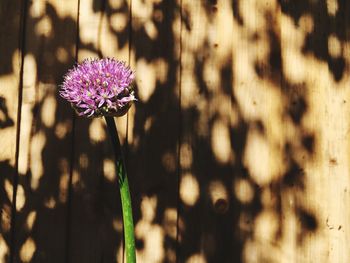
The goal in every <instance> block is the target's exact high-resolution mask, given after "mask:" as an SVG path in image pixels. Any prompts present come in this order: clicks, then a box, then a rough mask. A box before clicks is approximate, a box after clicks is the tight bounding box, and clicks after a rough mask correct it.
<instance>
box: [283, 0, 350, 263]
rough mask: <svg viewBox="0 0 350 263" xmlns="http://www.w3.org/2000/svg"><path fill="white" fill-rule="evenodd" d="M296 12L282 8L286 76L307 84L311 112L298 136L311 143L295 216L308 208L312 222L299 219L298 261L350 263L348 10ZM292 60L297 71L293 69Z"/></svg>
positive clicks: (331, 6)
mask: <svg viewBox="0 0 350 263" xmlns="http://www.w3.org/2000/svg"><path fill="white" fill-rule="evenodd" d="M295 7H296V6H293V5H291V4H285V5H284V6H283V20H282V23H281V28H282V43H283V50H284V54H283V55H284V59H285V61H284V66H285V76H286V79H287V81H288V83H292V84H295V83H303V90H298V91H297V95H298V96H303V99H304V101H305V105H306V112H305V113H304V116H303V118H302V119H301V122H300V123H299V127H295V129H296V132H295V134H296V135H298V134H299V137H301V136H303V135H302V134H304V136H305V133H306V134H308V136H309V137H311V138H312V140H311V141H312V144H311V146H312V147H311V148H310V150H309V153H308V154H305V153H304V154H303V155H304V156H306V158H305V159H303V160H299V162H302V168H303V169H304V172H305V175H304V178H305V179H304V195H302V196H299V197H298V196H297V199H296V211H295V213H296V214H297V215H298V214H299V215H300V208H303V210H304V211H306V212H307V215H308V216H307V217H305V216H304V218H299V220H300V223H301V224H300V225H301V226H299V227H300V230H299V231H298V232H302V233H303V235H302V236H301V240H302V242H303V243H301V242H300V243H301V244H298V245H297V246H296V249H297V250H296V251H295V253H296V255H297V256H296V260H297V261H298V262H310V261H311V260H313V259H312V255H315V253H317V259H314V260H317V262H335V261H336V262H348V261H349V258H350V255H349V252H348V250H347V248H346V243H347V242H348V241H349V228H348V227H347V224H346V222H347V221H348V220H349V216H350V212H349V206H348V202H349V195H348V192H347V191H348V189H349V183H350V181H349V157H348V155H349V154H348V143H349V142H348V130H349V119H348V116H349V109H348V106H347V103H348V100H349V95H350V94H349V89H348V83H349V77H348V76H347V74H346V72H347V70H346V68H348V66H349V56H348V55H347V52H346V51H345V50H346V47H347V46H348V45H349V41H348V39H349V38H348V36H347V34H348V33H347V32H348V30H349V25H348V23H346V20H347V16H348V13H346V10H348V8H349V6H348V3H346V4H345V2H342V1H340V2H338V1H327V4H325V3H324V4H322V3H313V4H309V5H303V4H301V3H300V4H298V6H297V9H299V10H300V9H303V10H305V14H303V15H301V14H298V12H297V11H296V10H297V9H296V8H295ZM306 11H307V12H306ZM325 17H326V19H324V18H325ZM293 57H294V58H295V59H294V63H293V64H294V65H295V66H294V67H296V68H298V70H296V69H293V68H292V67H291V66H290V65H291V60H292V58H293ZM295 126H297V125H295ZM295 137H296V136H295ZM300 152H301V151H300ZM300 155H301V154H299V156H300ZM298 206H299V209H298ZM298 210H299V211H298ZM305 219H308V220H305ZM290 262H291V261H290Z"/></svg>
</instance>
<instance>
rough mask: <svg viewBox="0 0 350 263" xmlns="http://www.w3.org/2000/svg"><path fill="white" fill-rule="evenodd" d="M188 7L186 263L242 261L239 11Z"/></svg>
mask: <svg viewBox="0 0 350 263" xmlns="http://www.w3.org/2000/svg"><path fill="white" fill-rule="evenodd" d="M181 3H182V6H181V14H182V15H181V23H182V26H181V28H182V30H181V38H180V41H181V98H180V99H181V115H182V119H181V120H182V121H181V128H182V129H181V146H180V169H181V172H180V175H181V176H180V188H179V195H180V200H181V208H180V214H179V225H178V227H179V251H178V262H234V261H239V256H240V255H239V252H240V243H239V241H237V240H235V236H234V234H235V231H234V230H235V223H236V221H237V212H236V211H235V210H236V207H237V204H236V203H234V202H233V201H234V198H233V197H232V189H231V185H232V182H233V179H234V174H233V170H234V167H233V161H234V152H233V146H236V145H234V143H233V141H232V135H233V124H234V123H233V122H232V118H231V116H232V114H233V100H232V98H233V96H232V92H233V90H232V79H233V75H232V38H231V36H232V32H233V28H232V25H233V16H232V13H233V12H232V5H231V1H225V0H221V1H220V0H219V1H210V2H208V1H181ZM239 128H241V127H239ZM236 139H237V140H240V139H241V138H236ZM237 158H240V157H237ZM238 161H240V160H238Z"/></svg>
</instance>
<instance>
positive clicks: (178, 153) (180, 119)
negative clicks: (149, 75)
mask: <svg viewBox="0 0 350 263" xmlns="http://www.w3.org/2000/svg"><path fill="white" fill-rule="evenodd" d="M179 10H180V28H179V30H180V34H179V67H180V68H179V73H178V74H179V75H178V79H179V87H178V92H179V101H178V107H179V108H178V110H179V116H178V118H179V119H178V123H179V128H178V144H177V200H176V201H177V208H176V209H177V218H176V253H175V254H176V256H175V262H176V263H178V262H179V251H180V244H179V239H180V235H179V224H180V212H181V200H180V183H181V172H182V169H181V162H180V158H181V151H180V150H181V141H182V101H181V90H182V21H183V13H182V0H180V8H179Z"/></svg>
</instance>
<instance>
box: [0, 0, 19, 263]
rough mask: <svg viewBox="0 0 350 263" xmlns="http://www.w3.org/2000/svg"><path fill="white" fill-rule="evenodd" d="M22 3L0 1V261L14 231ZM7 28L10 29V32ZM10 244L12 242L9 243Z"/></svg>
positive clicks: (7, 251) (6, 255)
mask: <svg viewBox="0 0 350 263" xmlns="http://www.w3.org/2000/svg"><path fill="white" fill-rule="evenodd" d="M21 8H23V3H20V1H15V2H13V1H2V2H1V3H0V22H1V24H0V38H1V40H2V41H1V44H0V53H1V54H2V55H1V59H2V60H3V63H1V65H0V86H1V88H0V114H1V121H0V144H1V146H2V151H1V154H0V175H1V176H0V209H1V210H0V261H1V262H9V261H10V253H11V251H10V250H11V246H12V244H13V242H12V244H11V241H12V240H13V236H12V234H13V232H12V228H11V218H12V217H13V216H14V214H13V213H12V211H11V210H12V209H13V208H12V200H13V188H14V184H15V183H16V179H15V177H17V171H16V163H17V160H16V159H17V158H16V147H17V144H18V141H17V139H18V137H17V133H18V121H17V119H18V116H17V112H18V100H19V89H20V69H21V63H22V57H21V56H22V52H21V45H20V38H21V25H20V22H21V17H22V15H23V14H22V12H21V10H22V9H21ZM9 32H12V33H11V34H9ZM12 247H13V246H12Z"/></svg>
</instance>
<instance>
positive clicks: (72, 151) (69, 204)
mask: <svg viewBox="0 0 350 263" xmlns="http://www.w3.org/2000/svg"><path fill="white" fill-rule="evenodd" d="M79 18H80V0H78V3H77V26H76V35H75V54H74V57H75V63H77V62H78V55H79V46H80V36H79V35H80V25H79V20H80V19H79ZM72 111H73V110H72ZM75 126H76V116H75V112H74V111H73V112H72V132H71V148H70V166H69V179H68V194H67V217H66V248H65V250H66V251H65V253H66V255H65V262H66V263H68V262H69V256H70V253H69V252H70V244H71V242H70V241H71V240H70V238H71V210H72V196H73V170H74V156H75V130H76V129H75Z"/></svg>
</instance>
